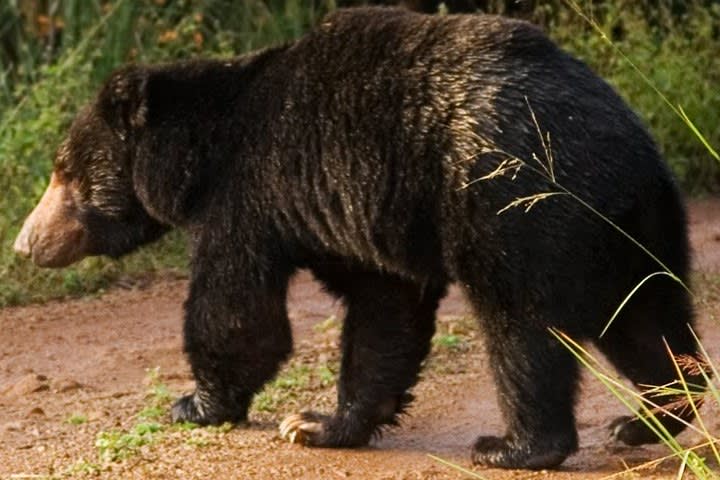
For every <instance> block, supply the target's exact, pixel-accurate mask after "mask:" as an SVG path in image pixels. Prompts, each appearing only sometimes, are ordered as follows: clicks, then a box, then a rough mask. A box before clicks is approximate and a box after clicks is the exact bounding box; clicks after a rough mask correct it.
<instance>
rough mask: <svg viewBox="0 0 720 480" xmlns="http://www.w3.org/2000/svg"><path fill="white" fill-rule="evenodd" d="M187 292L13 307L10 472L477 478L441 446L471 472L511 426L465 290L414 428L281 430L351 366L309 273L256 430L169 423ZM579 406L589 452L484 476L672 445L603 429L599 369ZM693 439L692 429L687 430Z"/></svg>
mask: <svg viewBox="0 0 720 480" xmlns="http://www.w3.org/2000/svg"><path fill="white" fill-rule="evenodd" d="M691 207H692V208H691V229H692V230H691V231H692V242H693V246H694V248H695V251H696V254H695V262H696V270H697V272H698V274H697V275H696V277H697V281H696V286H697V289H698V290H699V292H700V295H699V298H700V300H699V302H698V303H699V305H698V308H699V326H700V331H701V333H702V335H703V337H704V343H705V345H706V347H707V348H708V349H709V350H710V353H711V355H712V356H713V358H714V359H716V360H717V359H720V328H718V320H717V318H718V317H717V315H718V313H720V286H719V285H720V282H718V279H719V278H720V276H719V275H718V274H719V272H720V201H719V200H701V201H694V202H693V203H692V206H691ZM185 288H186V283H185V282H184V281H180V280H170V281H160V282H156V283H153V284H151V285H150V286H147V287H144V288H133V289H125V290H123V289H117V290H114V291H112V292H110V293H107V294H105V295H103V296H102V297H100V298H87V299H81V300H73V301H67V302H54V303H49V304H46V305H37V306H29V307H22V308H9V309H5V310H0V331H1V332H2V337H0V409H2V411H3V416H2V417H1V418H0V478H44V477H45V476H47V477H50V478H54V477H63V476H64V477H80V476H83V475H89V476H99V477H102V478H167V479H175V478H213V479H214V478H217V479H234V478H259V479H265V478H272V479H274V480H277V479H285V478H288V479H289V478H308V479H336V478H359V479H445V478H467V475H463V474H462V473H458V472H457V471H454V470H452V469H450V468H448V467H446V466H444V465H442V464H440V463H438V462H437V461H435V460H433V459H431V458H430V457H429V456H428V455H427V454H429V453H431V454H435V455H438V456H440V457H442V458H444V459H447V460H450V461H452V462H455V463H457V464H459V465H461V466H463V467H469V445H470V444H471V443H472V441H473V439H474V438H475V437H476V436H477V435H479V434H480V433H488V434H489V433H500V432H501V431H502V429H503V425H502V421H501V420H500V415H499V411H498V408H497V405H496V403H495V389H494V385H493V383H492V381H491V378H490V375H489V371H488V368H487V366H486V357H485V355H484V353H483V349H482V346H481V342H480V341H479V337H478V335H479V334H478V332H477V331H476V330H475V329H474V328H472V327H471V326H470V325H471V322H470V321H469V319H468V309H467V307H466V306H465V304H464V303H463V301H462V299H461V298H460V296H459V295H458V292H457V291H456V290H452V291H451V294H450V295H449V296H448V298H446V299H445V300H444V302H443V304H442V307H441V310H440V315H439V326H440V333H439V336H438V337H437V340H436V342H435V346H434V352H433V355H432V358H431V360H430V361H429V362H428V365H427V366H426V369H425V373H424V376H423V377H424V378H423V380H422V381H421V382H420V384H419V385H418V386H417V387H416V389H415V394H416V397H417V400H416V402H415V404H414V406H413V407H412V409H411V412H410V415H409V416H408V417H406V418H405V421H404V425H403V426H402V428H397V429H394V430H391V431H389V432H387V433H386V435H385V436H384V437H383V438H381V439H379V440H377V441H375V442H373V443H372V446H371V447H369V448H366V449H362V450H355V451H347V450H339V451H330V450H313V449H307V448H302V447H299V446H297V445H289V444H287V443H285V442H284V441H282V440H280V439H279V438H278V435H277V434H276V425H277V423H278V422H279V421H280V420H281V419H282V418H283V417H284V415H286V414H287V413H292V412H295V411H298V410H301V409H304V408H309V407H317V408H321V409H322V408H329V407H330V406H331V405H332V401H333V400H332V398H333V395H334V388H333V386H332V382H331V381H329V379H328V378H327V375H329V374H332V373H333V372H334V371H335V367H334V366H335V365H336V361H337V350H336V348H335V341H336V338H337V333H338V322H337V321H334V320H332V318H333V317H336V318H339V317H341V315H342V312H341V311H340V307H339V305H338V304H337V303H335V302H334V301H333V300H332V299H330V298H328V297H327V296H325V295H324V294H323V293H322V291H321V290H320V287H319V286H318V285H317V284H316V283H315V282H314V281H313V280H312V278H311V277H310V276H309V275H308V274H306V273H301V274H300V275H298V277H297V278H296V279H295V280H294V284H293V288H292V289H291V295H290V296H291V299H290V304H289V305H290V306H289V310H290V316H291V319H292V323H293V328H294V333H295V339H296V355H295V359H294V360H293V361H292V362H291V364H290V366H289V367H288V368H287V369H286V371H285V372H284V373H283V375H282V376H281V380H280V381H278V382H276V384H275V385H274V386H273V388H271V389H269V390H268V391H267V392H266V393H265V394H263V395H262V396H261V397H262V398H261V399H259V400H258V401H256V404H255V406H254V407H253V411H252V413H251V424H250V425H249V426H248V428H237V429H232V430H228V429H224V428H220V429H196V430H187V429H180V428H177V427H171V426H169V425H167V419H166V418H165V415H164V412H163V414H162V415H160V416H158V415H157V413H153V412H152V407H153V406H154V405H162V406H163V408H164V407H165V405H166V404H167V398H166V395H165V393H164V390H163V389H164V386H167V387H168V389H169V391H170V392H171V394H172V395H173V396H175V395H177V394H179V393H180V392H182V391H185V390H190V389H191V388H192V381H191V378H190V375H189V371H188V367H187V364H186V362H185V359H184V358H183V355H182V352H181V310H182V301H183V297H184V291H185ZM328 319H330V320H328ZM156 367H157V368H158V370H157V371H158V372H159V376H156V377H152V375H150V374H149V373H148V370H149V369H154V368H156ZM149 390H152V391H153V392H154V393H152V394H148V391H149ZM707 407H710V406H706V412H707V415H706V418H707V420H708V421H709V424H710V425H711V428H712V429H714V431H715V432H718V431H720V415H718V412H717V409H714V410H713V409H712V408H707ZM143 409H144V410H143ZM148 409H150V410H148ZM577 412H578V425H579V430H580V442H581V446H580V451H579V452H578V454H577V455H575V456H573V457H571V458H570V459H569V460H568V461H567V462H566V463H565V464H564V465H563V468H562V469H561V470H559V471H556V472H534V473H528V472H508V471H501V470H488V469H477V470H476V471H477V473H479V474H481V475H482V476H483V477H484V478H489V479H499V478H513V479H524V478H548V479H574V480H575V479H577V480H579V479H596V478H604V477H606V476H608V475H611V474H613V473H616V472H623V471H624V470H625V469H626V468H627V467H628V466H634V465H638V464H641V463H643V462H647V461H649V460H651V459H654V458H658V457H661V456H663V455H665V454H666V452H665V450H664V449H663V448H662V447H650V448H622V447H618V446H616V445H611V444H609V443H608V441H607V431H606V427H605V426H606V424H607V422H609V421H610V420H611V419H612V418H614V417H615V416H617V415H621V414H623V413H624V408H623V407H622V406H621V405H620V403H619V401H618V400H616V399H615V398H613V397H612V396H611V395H610V394H609V393H608V392H606V391H605V390H604V389H603V388H602V387H601V386H600V385H599V384H598V382H596V381H593V380H592V379H589V378H585V379H584V381H583V389H582V395H581V398H580V402H579V405H578V409H577ZM148 425H149V426H148ZM143 429H149V431H148V432H145V431H144V430H143ZM123 434H124V435H125V436H124V437H123ZM695 438H696V436H695V435H694V434H692V433H687V434H683V437H682V440H683V442H686V443H688V442H692V441H693V439H695ZM98 439H100V440H98ZM138 439H139V440H138ZM133 442H135V443H133ZM673 468H674V467H673V464H672V463H670V462H665V463H663V464H661V465H660V466H658V467H655V468H651V469H644V470H640V471H639V472H638V475H639V476H640V477H642V478H674V477H673ZM630 475H631V474H629V473H624V474H623V476H622V478H631V476H630Z"/></svg>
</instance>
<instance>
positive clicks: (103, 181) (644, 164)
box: [16, 8, 696, 468]
mask: <svg viewBox="0 0 720 480" xmlns="http://www.w3.org/2000/svg"><path fill="white" fill-rule="evenodd" d="M53 185H54V187H53V188H59V189H61V190H54V192H56V194H57V195H58V196H59V195H61V194H65V196H66V197H68V198H72V199H73V200H72V202H74V203H72V202H71V203H70V204H67V205H71V206H72V208H70V209H69V210H68V209H65V210H63V211H64V212H65V213H63V215H65V216H66V217H67V216H72V217H73V218H75V219H79V221H80V223H81V224H82V225H83V232H84V233H83V235H84V237H83V243H78V244H77V245H84V246H86V247H87V248H86V250H84V252H80V253H77V252H75V253H73V254H72V255H70V254H68V255H69V256H68V257H67V258H65V257H62V255H60V254H45V253H44V252H43V247H42V246H43V245H49V244H50V243H52V242H50V241H48V240H44V239H45V238H46V237H47V235H48V233H47V230H48V229H50V230H52V229H62V226H61V225H62V222H57V221H54V220H53V218H54V217H53V215H51V214H48V213H43V212H46V210H45V207H43V203H41V205H40V206H39V207H38V209H39V210H40V211H39V212H34V213H33V216H31V219H29V220H28V224H26V226H25V228H24V230H23V233H22V234H21V236H20V238H19V239H18V243H17V246H16V248H17V250H18V251H19V252H21V253H24V254H27V255H32V256H33V258H35V259H36V261H37V262H38V263H41V264H43V263H45V264H48V265H54V266H57V265H62V264H65V263H68V262H69V261H74V260H76V259H77V258H79V256H82V254H109V255H115V256H117V255H121V254H124V253H126V252H128V251H130V250H132V249H133V248H136V247H137V246H139V245H141V244H143V243H147V242H148V241H151V240H154V239H155V238H157V237H158V236H159V235H160V234H161V233H162V232H163V231H165V230H166V229H167V228H170V227H179V228H184V229H186V230H187V231H188V232H189V235H190V238H191V242H192V250H193V253H192V267H191V281H190V292H189V297H188V299H187V302H186V304H185V312H186V316H185V327H184V334H185V351H186V352H187V356H188V359H189V361H190V365H191V366H192V371H193V374H194V376H195V379H196V381H197V388H196V390H195V392H194V393H193V394H191V395H189V396H186V397H184V398H181V399H180V400H179V401H178V402H177V403H176V404H175V406H174V408H173V411H172V414H173V418H174V419H175V420H179V421H182V420H188V421H192V422H197V423H201V424H217V423H220V422H224V421H233V422H238V421H242V420H244V419H245V418H246V415H247V410H248V405H249V403H250V400H251V398H252V396H253V394H254V393H255V392H257V391H258V389H260V388H261V387H262V385H263V384H264V383H265V382H267V381H268V380H269V379H271V378H272V377H273V376H274V375H275V374H276V372H277V370H278V367H279V365H280V364H281V363H282V362H283V361H284V360H285V359H286V358H287V357H288V355H289V354H290V352H291V349H292V339H291V333H290V326H289V323H288V317H287V312H286V295H287V286H288V280H289V278H290V277H291V275H292V274H293V273H294V272H295V271H296V270H297V269H299V268H309V269H311V270H312V271H313V272H314V274H315V275H316V276H317V278H318V279H319V280H320V281H322V282H323V283H324V284H325V285H326V286H327V289H328V290H329V291H330V292H332V293H334V294H335V295H337V296H339V297H341V298H342V299H343V300H344V302H345V305H346V307H347V316H346V318H345V321H344V326H343V333H342V349H343V359H342V366H341V372H340V380H339V387H338V404H337V411H336V412H335V413H334V414H332V415H329V416H323V415H319V414H316V413H305V414H301V415H297V416H293V417H291V418H290V419H288V420H287V421H286V422H284V423H283V426H282V430H283V433H285V434H289V435H292V436H293V437H294V438H295V439H299V440H300V441H302V442H304V443H306V444H308V445H316V446H326V447H342V446H357V445H364V444H366V443H367V442H368V441H369V440H370V438H371V437H372V435H373V434H374V433H376V432H377V431H378V429H379V428H380V427H381V426H382V425H386V424H394V423H395V422H396V419H397V415H398V414H399V413H400V412H402V411H403V410H404V409H405V408H406V406H407V404H408V402H409V401H410V400H411V398H412V397H411V396H410V394H409V393H408V390H409V389H410V388H411V387H412V386H413V385H414V384H415V382H416V381H417V378H418V372H419V369H420V365H421V362H422V361H423V359H424V358H425V356H426V355H427V353H428V350H429V346H430V338H431V336H432V334H433V331H434V315H435V310H436V308H437V306H438V302H439V300H440V299H441V297H442V296H443V295H444V293H445V290H446V286H447V284H448V283H449V282H458V283H459V284H460V285H461V287H462V288H463V290H464V292H465V293H466V295H467V298H468V300H469V301H470V303H471V304H472V306H473V307H474V308H475V310H476V312H477V314H478V318H479V323H480V326H481V328H482V331H483V332H484V335H485V337H486V340H487V349H488V353H489V356H490V367H491V368H492V370H493V372H494V375H495V379H496V382H497V385H498V389H499V396H498V401H499V402H500V406H501V410H502V413H503V415H504V418H505V421H506V423H507V432H506V434H505V435H504V436H501V437H492V436H484V437H480V438H479V439H478V440H477V442H476V444H475V446H474V450H473V459H474V461H475V462H477V463H481V464H487V465H494V466H500V467H513V468H545V467H553V466H556V465H558V464H560V463H561V462H562V461H563V460H564V459H565V458H566V456H567V455H568V454H570V453H571V452H573V451H574V450H575V449H576V448H577V434H576V430H575V418H574V414H573V404H574V401H575V397H576V388H577V383H578V367H577V364H576V361H575V360H574V358H573V356H572V355H571V354H570V353H569V352H568V351H567V350H566V349H565V348H564V347H563V346H562V345H561V344H560V343H559V342H558V341H557V340H556V339H555V338H554V337H553V336H552V335H551V334H550V333H549V331H548V329H549V328H550V327H554V328H557V329H560V330H562V331H564V332H566V333H567V334H569V335H570V336H572V337H573V338H575V339H578V340H591V341H593V342H594V343H595V344H596V345H597V346H598V347H599V348H600V350H601V351H602V352H604V354H605V355H606V356H607V357H608V358H609V360H610V361H611V362H612V363H613V364H614V365H615V366H616V367H617V368H618V370H619V371H620V372H622V373H623V374H624V375H626V376H627V377H628V378H629V379H630V380H632V381H633V382H634V383H635V384H636V385H638V386H639V388H646V387H643V386H646V385H648V384H652V385H662V384H666V383H668V382H671V381H673V380H674V379H675V378H676V373H675V370H674V368H673V365H672V362H671V361H670V359H669V358H668V355H667V353H666V350H665V346H664V344H663V338H664V339H665V340H666V341H667V342H668V344H669V346H670V347H671V349H672V350H673V352H675V353H676V354H695V352H696V346H695V343H694V341H693V337H692V336H691V334H690V331H689V329H688V324H691V323H692V321H693V313H692V308H691V304H690V301H689V299H688V294H687V292H686V291H685V290H684V289H683V288H681V287H680V286H678V285H677V284H676V283H675V282H673V281H672V280H670V279H668V277H666V276H657V277H654V278H652V279H651V280H650V281H648V282H647V283H646V284H645V285H644V286H643V288H642V289H641V290H640V291H639V292H638V293H637V294H636V295H635V296H634V297H633V298H632V300H631V301H630V302H629V303H628V304H627V305H626V306H625V308H624V310H623V311H622V313H621V315H620V316H619V317H618V318H617V319H616V321H615V322H614V323H613V325H612V326H611V327H610V329H609V331H608V333H607V334H606V335H605V336H604V337H602V338H599V337H598V336H599V333H600V332H601V330H602V329H603V326H604V325H605V324H606V322H607V321H608V319H609V318H610V317H611V316H612V314H613V312H614V311H615V309H616V308H617V306H618V305H619V304H620V303H621V301H622V300H623V298H625V296H626V295H627V294H628V293H629V292H630V291H631V290H632V288H633V287H634V286H635V285H636V284H638V282H640V281H641V280H642V279H643V278H644V277H645V276H647V275H648V274H650V273H652V272H655V271H658V270H662V269H663V267H662V266H661V265H660V264H659V262H658V261H656V260H654V259H653V258H651V257H650V256H649V255H648V254H647V253H645V252H643V251H642V250H641V249H640V248H638V246H637V245H636V244H634V243H633V242H631V241H630V240H629V239H628V238H627V237H626V236H624V235H623V234H622V233H620V232H619V231H618V230H617V229H616V228H615V226H617V227H619V228H621V229H623V230H624V231H625V232H627V233H628V234H629V235H631V236H632V237H633V238H634V239H636V240H637V241H638V242H640V243H641V244H642V245H644V246H645V247H647V248H648V249H649V251H650V252H652V254H653V255H655V256H656V257H657V260H659V261H660V262H662V264H663V265H664V266H666V267H667V268H669V269H670V270H671V271H672V272H674V273H675V274H676V275H677V276H678V277H679V278H681V279H682V280H683V281H687V276H688V264H689V260H688V256H689V254H688V242H687V235H686V220H685V212H684V208H683V205H682V203H681V199H680V195H679V193H678V189H677V187H676V185H675V182H674V181H673V178H672V175H671V174H670V172H669V170H668V168H667V167H666V165H665V164H664V163H663V161H662V159H661V158H660V156H659V154H658V151H657V148H656V146H655V144H654V143H653V141H652V139H651V138H650V136H649V135H648V133H647V131H646V130H645V128H644V127H643V126H642V124H641V122H640V121H639V120H638V118H637V117H636V116H635V115H634V114H633V113H632V111H631V110H630V109H629V108H628V107H627V106H626V105H625V104H624V103H623V101H622V100H621V99H620V97H619V96H618V95H617V94H616V93H615V92H614V91H613V90H612V89H611V88H610V87H609V86H608V85H607V84H606V83H605V82H603V81H602V80H601V79H599V78H598V77H597V76H596V75H594V74H593V73H592V72H591V71H590V70H589V69H588V68H587V67H586V66H585V65H584V64H583V63H581V62H579V61H577V60H575V59H574V58H572V57H570V56H569V55H567V54H566V53H564V52H562V51H561V50H559V49H558V48H557V47H556V46H555V45H554V44H553V43H552V42H551V41H550V40H548V39H547V37H545V36H544V35H543V34H542V33H541V32H540V31H539V30H538V29H536V28H535V27H533V26H531V25H529V24H527V23H524V22H521V21H516V20H509V19H503V18H500V17H493V16H469V15H468V16H463V15H450V16H430V15H422V14H416V13H410V12H406V11H403V10H400V9H382V8H363V9H352V10H345V11H338V12H336V13H334V14H332V15H330V16H328V17H326V18H325V19H324V20H323V21H322V22H321V23H320V25H319V26H318V27H317V28H316V29H315V30H314V31H312V32H310V33H308V34H307V35H305V36H304V37H302V38H300V39H299V40H297V41H296V42H294V43H290V44H288V45H284V46H281V47H279V48H274V49H269V50H265V51H261V52H258V53H255V54H252V55H249V56H243V57H239V58H237V59H233V60H207V61H192V62H185V63H174V64H167V65H160V66H130V67H127V68H124V69H121V70H119V71H117V72H115V73H114V74H113V75H112V76H111V77H110V79H109V80H108V81H107V83H106V84H105V86H104V87H103V89H102V90H101V92H100V93H99V95H98V97H97V99H96V100H95V102H94V103H93V104H92V105H91V106H89V107H88V108H87V109H86V110H84V111H83V112H82V113H81V114H80V115H79V117H78V118H77V119H76V121H75V123H74V125H73V126H72V128H71V130H70V134H69V137H68V140H67V141H66V142H65V143H64V144H63V146H62V147H61V148H60V150H59V153H58V156H57V159H56V162H55V165H54V176H53ZM63 189H64V190H63ZM68 191H70V192H71V193H72V195H69V194H67V192H68ZM63 192H64V193H63ZM568 192H571V193H572V195H570V194H569V193H568ZM538 194H552V195H548V196H542V197H538V196H537V195H538ZM573 195H574V196H573ZM53 198H54V197H53ZM523 198H524V199H525V201H524V202H523V201H522V200H518V199H523ZM49 201H50V200H48V202H49ZM513 202H515V203H513ZM518 202H519V203H520V205H518ZM530 202H532V203H530ZM584 202H585V203H584ZM513 205H516V206H515V207H513ZM529 207H532V208H529ZM591 209H595V210H596V211H597V212H600V213H602V215H604V216H605V218H602V217H600V216H598V215H597V214H596V213H595V212H593V211H592V210H591ZM526 210H529V211H526ZM58 215H59V214H58ZM50 217H53V218H50ZM46 218H50V220H46ZM51 220H53V221H51ZM55 220H56V219H55ZM606 220H609V221H610V222H612V223H613V224H614V226H613V225H611V224H610V223H608V221H606ZM48 225H49V226H52V228H50V227H48ZM54 233H57V232H54ZM77 235H78V233H77V231H74V232H73V238H77ZM53 238H55V239H56V240H57V239H58V238H59V239H60V240H58V241H62V238H63V237H62V236H61V235H60V236H55V237H53ZM48 248H49V247H48ZM61 250H62V249H61ZM75 250H77V248H76V249H75ZM653 400H654V401H656V402H657V403H659V404H666V403H667V402H668V401H669V400H670V399H667V398H663V397H655V398H653ZM676 413H678V414H679V415H681V416H682V417H683V418H685V419H690V418H691V413H690V412H689V411H684V410H682V411H680V410H678V411H676ZM662 418H664V421H665V423H666V427H667V428H668V429H669V430H670V431H671V432H672V433H676V432H678V431H680V430H681V429H682V428H683V425H682V423H681V422H679V421H677V420H673V419H671V418H668V417H662ZM614 428H615V434H616V436H617V437H618V438H619V439H621V440H623V441H625V442H626V443H629V444H639V443H644V442H651V441H653V440H654V436H653V435H652V433H650V432H649V431H648V430H646V428H645V427H644V426H643V425H642V424H641V423H640V422H637V421H630V420H627V419H620V420H619V421H617V422H615V424H614Z"/></svg>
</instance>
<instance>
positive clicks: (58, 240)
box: [13, 174, 87, 268]
mask: <svg viewBox="0 0 720 480" xmlns="http://www.w3.org/2000/svg"><path fill="white" fill-rule="evenodd" d="M76 210H77V207H76V205H75V202H74V200H73V198H72V192H71V191H70V188H69V187H68V186H66V185H65V184H63V183H62V182H60V181H59V180H58V178H57V176H56V175H55V174H53V175H52V177H51V178H50V185H49V186H48V188H47V190H46V191H45V193H44V194H43V196H42V198H41V199H40V202H38V204H37V206H36V207H35V209H34V210H33V211H32V213H30V215H29V216H28V218H27V219H26V220H25V223H24V224H23V227H22V229H21V230H20V233H19V234H18V236H17V238H16V239H15V244H14V245H13V249H14V250H15V253H17V254H18V255H21V256H23V257H30V258H31V259H32V261H33V263H34V264H36V265H37V266H39V267H49V268H60V267H65V266H67V265H70V264H71V263H75V262H77V261H78V260H81V259H82V258H83V257H85V256H86V246H87V234H86V231H85V227H84V226H83V225H82V223H81V222H80V221H79V219H78V218H77V217H76V215H75V213H76Z"/></svg>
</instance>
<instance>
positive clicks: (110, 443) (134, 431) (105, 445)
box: [95, 423, 164, 462]
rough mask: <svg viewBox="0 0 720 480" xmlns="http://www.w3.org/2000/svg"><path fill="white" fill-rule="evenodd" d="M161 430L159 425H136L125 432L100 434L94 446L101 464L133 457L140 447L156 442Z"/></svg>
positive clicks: (111, 431)
mask: <svg viewBox="0 0 720 480" xmlns="http://www.w3.org/2000/svg"><path fill="white" fill-rule="evenodd" d="M163 430H164V429H163V426H162V425H160V424H159V423H138V424H136V425H134V426H133V427H132V428H130V429H129V430H127V431H123V430H109V431H104V432H100V433H99V434H98V436H97V439H96V441H95V446H96V447H97V450H98V454H99V456H100V460H101V461H102V462H117V461H119V460H125V459H126V458H128V457H130V456H132V455H135V454H136V453H137V452H138V451H139V450H140V448H141V447H143V446H145V445H150V444H152V443H154V442H156V441H157V440H158V439H159V438H160V434H161V433H162V431H163Z"/></svg>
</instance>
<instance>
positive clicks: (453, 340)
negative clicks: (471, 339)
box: [432, 333, 461, 349]
mask: <svg viewBox="0 0 720 480" xmlns="http://www.w3.org/2000/svg"><path fill="white" fill-rule="evenodd" d="M432 341H433V344H434V345H437V346H439V347H443V348H450V349H453V348H457V347H458V346H459V345H460V343H461V340H460V337H458V336H457V335H453V334H451V333H449V334H446V335H437V336H435V337H434V338H433V340H432Z"/></svg>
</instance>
